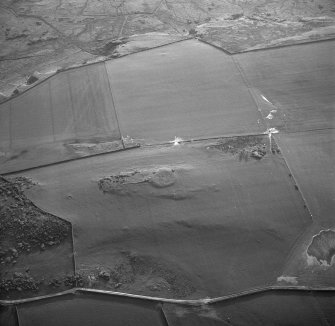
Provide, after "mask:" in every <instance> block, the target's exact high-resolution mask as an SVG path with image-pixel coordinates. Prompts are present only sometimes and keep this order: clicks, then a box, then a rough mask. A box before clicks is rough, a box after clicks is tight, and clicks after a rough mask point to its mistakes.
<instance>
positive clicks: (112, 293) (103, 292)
mask: <svg viewBox="0 0 335 326" xmlns="http://www.w3.org/2000/svg"><path fill="white" fill-rule="evenodd" d="M293 291H296V292H334V293H335V287H324V288H317V287H308V286H278V285H271V286H266V287H259V288H253V289H249V290H246V291H241V292H237V293H233V294H228V295H225V296H220V297H215V298H203V299H169V298H161V297H151V296H145V295H139V294H131V293H124V292H115V291H106V290H98V289H89V288H72V289H69V290H65V291H62V292H58V293H54V294H49V295H43V296H37V297H32V298H26V299H17V300H0V306H11V305H20V304H25V303H29V302H36V301H43V300H47V299H52V298H57V297H62V296H66V295H69V294H72V295H76V294H96V295H106V296H114V297H124V298H131V299H139V300H145V301H153V302H161V303H173V304H180V305H188V306H201V305H204V304H214V303H218V302H223V301H229V300H234V299H238V298H240V297H247V296H251V295H255V294H261V293H266V292H293Z"/></svg>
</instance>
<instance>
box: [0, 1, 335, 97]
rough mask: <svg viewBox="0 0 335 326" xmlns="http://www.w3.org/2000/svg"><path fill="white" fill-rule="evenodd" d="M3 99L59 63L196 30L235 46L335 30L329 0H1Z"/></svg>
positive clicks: (88, 59)
mask: <svg viewBox="0 0 335 326" xmlns="http://www.w3.org/2000/svg"><path fill="white" fill-rule="evenodd" d="M0 9H1V13H0V70H1V74H0V80H1V82H0V101H1V100H4V99H6V98H8V97H10V96H12V95H14V96H15V95H16V94H18V93H19V92H21V91H22V90H24V89H26V88H28V87H30V86H31V85H34V84H35V83H36V82H37V81H38V80H41V79H44V78H46V77H48V76H50V75H52V74H54V73H55V72H56V71H57V70H61V69H64V68H68V67H71V66H77V65H84V64H86V63H90V62H94V61H100V60H105V59H107V58H113V57H117V56H119V55H125V54H128V53H131V52H137V51H140V50H143V49H147V48H152V47H155V46H159V45H162V44H166V43H170V42H175V41H178V40H181V39H184V38H188V37H198V38H200V39H203V40H205V41H206V42H209V43H212V44H215V45H217V46H219V47H222V48H224V49H225V50H227V51H230V52H234V53H235V52H240V51H245V50H250V49H256V48H263V47H269V46H274V45H283V44H290V43H292V42H295V43H296V42H301V41H306V40H317V39H322V38H329V37H334V17H335V4H334V2H333V1H331V0H311V1H308V2H307V1H304V0H297V1H287V0H286V1H278V0H272V1H265V0H256V1H255V0H235V1H228V0H223V1H222V0H220V1H219V0H213V1H208V0H201V1H194V0H187V1H184V2H179V1H175V0H172V1H161V0H150V1H142V0H136V1H134V0H122V1H121V0H113V1H107V0H93V1H86V0H75V1H74V0H59V1H51V0H42V1H26V0H20V1H15V0H4V1H2V2H1V5H0Z"/></svg>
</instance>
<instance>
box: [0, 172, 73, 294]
mask: <svg viewBox="0 0 335 326" xmlns="http://www.w3.org/2000/svg"><path fill="white" fill-rule="evenodd" d="M33 185H34V182H33V181H32V180H30V179H28V178H24V177H18V178H13V179H12V180H11V181H7V180H6V179H3V178H2V177H1V179H0V202H1V205H0V207H1V208H0V264H1V269H0V276H1V280H0V297H4V296H7V295H12V294H13V292H22V291H37V290H38V289H39V284H40V283H41V282H42V277H43V276H44V275H41V277H40V278H39V279H36V278H34V276H32V275H31V274H30V265H29V264H22V261H25V262H27V257H29V256H34V254H35V256H36V253H38V252H44V251H49V250H51V249H52V248H53V247H58V246H62V245H63V243H64V242H66V241H67V240H68V239H69V238H71V225H70V224H69V223H67V222H65V221H64V220H61V219H59V218H57V217H55V216H52V215H51V214H48V213H45V212H43V211H42V210H40V209H39V208H37V207H36V206H35V205H34V204H33V203H32V202H31V201H30V200H29V199H27V197H26V196H25V194H24V192H23V191H24V189H27V188H30V187H32V186H33ZM55 259H56V258H55ZM31 263H32V262H31ZM60 268H61V267H60ZM22 269H24V273H22ZM55 273H57V272H56V271H55ZM14 295H15V293H14Z"/></svg>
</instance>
